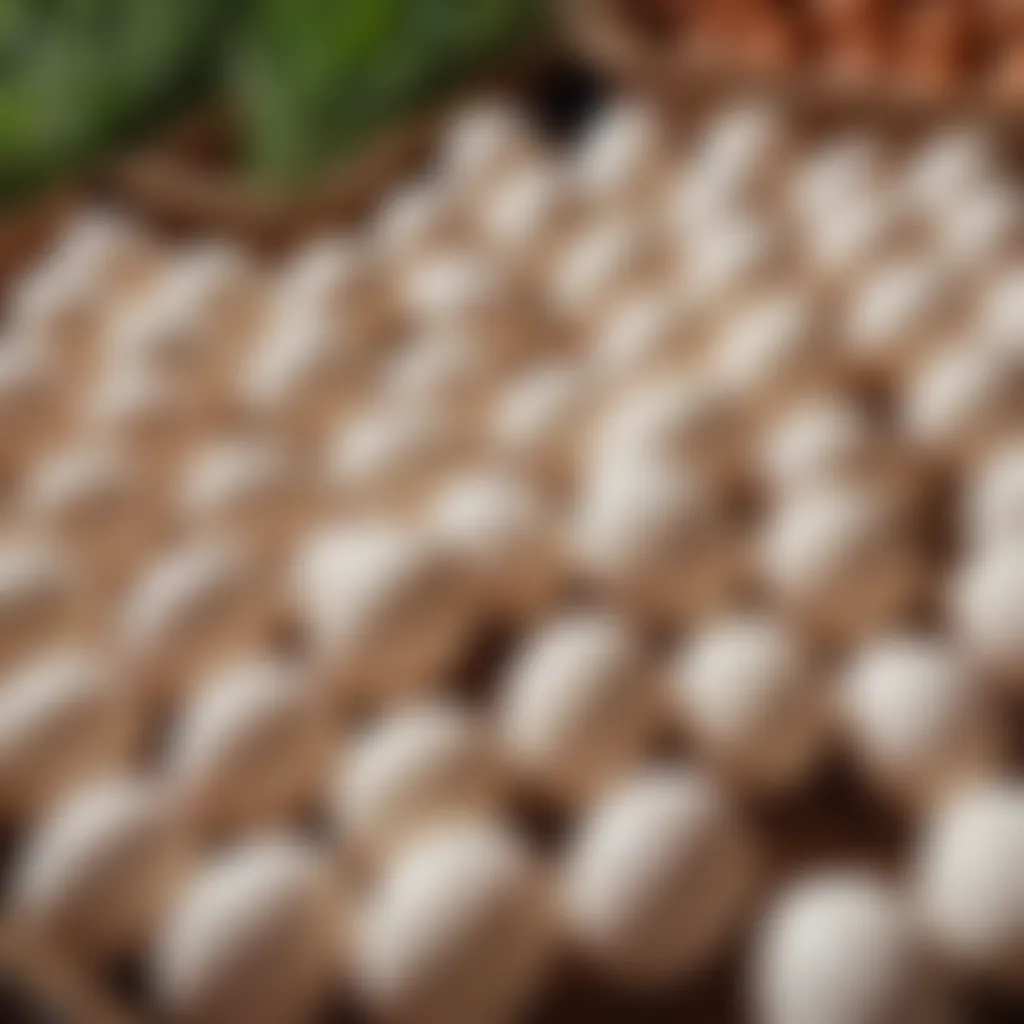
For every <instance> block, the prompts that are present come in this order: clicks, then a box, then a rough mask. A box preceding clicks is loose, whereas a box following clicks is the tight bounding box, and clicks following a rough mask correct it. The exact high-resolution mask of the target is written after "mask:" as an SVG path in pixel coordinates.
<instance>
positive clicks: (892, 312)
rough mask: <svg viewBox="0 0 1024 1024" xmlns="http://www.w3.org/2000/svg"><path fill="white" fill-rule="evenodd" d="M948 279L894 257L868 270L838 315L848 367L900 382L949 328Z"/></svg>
mask: <svg viewBox="0 0 1024 1024" xmlns="http://www.w3.org/2000/svg"><path fill="white" fill-rule="evenodd" d="M950 299H951V292H950V280H949V275H948V273H947V272H946V271H945V270H944V269H943V268H942V267H941V266H940V265H939V264H937V263H935V262H932V261H930V260H929V259H927V258H925V257H916V258H911V257H903V256H898V257H894V258H892V259H890V260H888V261H887V262H885V263H883V264H882V266H880V267H876V268H874V269H872V271H871V273H870V274H869V275H867V276H866V277H865V278H864V280H863V281H861V282H860V283H858V285H857V287H856V288H855V289H854V290H853V291H852V292H851V293H850V295H849V296H848V300H847V304H846V308H845V310H844V311H842V312H841V314H840V317H841V323H840V335H841V343H842V349H843V351H844V353H845V356H846V359H847V361H848V362H849V364H850V366H851V367H852V368H854V369H855V370H857V371H859V372H866V373H870V374H877V375H880V376H882V377H888V378H892V377H896V378H899V377H902V376H903V375H905V374H906V373H907V372H909V371H910V370H911V369H912V368H913V367H914V366H916V365H918V364H919V363H920V362H921V360H922V358H923V357H924V356H926V355H927V353H929V352H930V351H932V350H934V348H935V346H936V344H937V342H938V340H939V335H940V334H941V332H942V331H944V330H946V329H947V327H948V313H949V307H950Z"/></svg>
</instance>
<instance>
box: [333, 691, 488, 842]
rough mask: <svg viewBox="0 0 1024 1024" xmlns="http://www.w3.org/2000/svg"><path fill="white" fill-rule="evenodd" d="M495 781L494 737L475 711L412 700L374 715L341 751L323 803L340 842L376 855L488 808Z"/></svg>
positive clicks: (485, 810)
mask: <svg viewBox="0 0 1024 1024" xmlns="http://www.w3.org/2000/svg"><path fill="white" fill-rule="evenodd" d="M502 785H503V778H502V766H501V764H500V758H499V757H498V756H497V753H496V750H495V743H494V737H493V736H492V735H491V733H490V731H489V730H488V729H487V728H486V727H485V725H484V723H483V722H481V721H480V720H478V718H477V716H476V715H475V714H473V713H472V712H469V711H467V710H464V709H462V708H459V707H458V706H456V705H451V704H418V705H413V706H411V707H408V708H403V709H399V710H397V711H395V712H394V713H392V714H390V715H387V716H385V717H384V718H382V719H380V720H379V721H378V722H377V723H376V724H375V725H373V726H371V727H370V729H369V730H368V731H367V732H366V733H365V734H363V735H361V736H359V737H358V738H357V739H356V740H355V741H354V742H353V743H351V744H350V745H348V746H347V748H346V749H345V750H343V751H342V753H341V755H340V756H339V757H338V759H337V762H336V769H335V772H334V775H333V780H332V786H331V793H330V805H331V811H332V817H333V820H334V822H335V824H336V826H337V828H338V831H339V832H340V834H341V836H342V839H343V841H344V842H345V843H346V844H349V843H351V844H352V846H353V848H354V849H356V850H357V851H358V853H359V854H360V855H361V856H363V857H366V858H377V857H381V856H383V855H390V854H393V853H395V852H396V851H401V850H402V848H403V847H404V846H405V845H406V844H407V843H408V842H409V841H410V840H411V839H414V838H415V837H416V835H418V834H420V833H422V832H423V831H425V830H427V829H432V828H434V827H435V826H437V825H438V824H440V823H444V822H452V821H454V820H457V819H465V818H470V819H473V818H477V817H480V816H482V815H485V814H489V813H491V812H492V811H494V810H495V809H497V807H498V803H499V798H500V796H501V791H502Z"/></svg>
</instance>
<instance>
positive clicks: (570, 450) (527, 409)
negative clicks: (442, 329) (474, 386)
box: [489, 362, 592, 481]
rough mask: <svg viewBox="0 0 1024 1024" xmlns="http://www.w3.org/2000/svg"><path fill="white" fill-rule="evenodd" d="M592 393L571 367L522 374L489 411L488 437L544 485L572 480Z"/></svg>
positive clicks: (540, 367)
mask: <svg viewBox="0 0 1024 1024" xmlns="http://www.w3.org/2000/svg"><path fill="white" fill-rule="evenodd" d="M591 394H592V389H591V387H590V382H589V380H588V378H587V376H586V374H585V372H584V371H583V370H581V369H580V368H579V367H578V366H576V365H575V364H573V363H570V362H547V363H541V364H539V365H536V366H534V367H532V368H531V369H528V370H525V371H523V372H522V373H520V374H519V375H517V376H516V377H515V378H513V379H512V380H511V381H509V383H507V384H506V385H505V387H504V388H503V389H502V390H501V391H500V392H499V393H498V394H497V396H496V397H495V400H494V403H493V405H492V407H491V414H490V420H489V422H490V436H491V440H492V442H493V444H494V447H495V448H496V449H497V452H498V454H499V455H501V456H503V457H504V458H506V459H507V460H508V461H509V462H511V463H512V464H513V465H515V466H518V467H520V468H522V469H523V470H525V471H527V472H529V473H531V474H534V475H535V476H536V477H538V478H540V479H541V480H542V481H548V480H551V479H555V480H558V479H560V478H564V477H566V476H568V475H571V470H572V467H573V465H574V461H575V455H576V452H577V449H578V447H579V443H580V435H581V433H582V431H583V428H584V426H585V424H586V423H587V421H588V419H589V410H590V406H591Z"/></svg>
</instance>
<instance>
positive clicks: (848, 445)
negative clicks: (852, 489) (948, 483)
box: [755, 395, 914, 504]
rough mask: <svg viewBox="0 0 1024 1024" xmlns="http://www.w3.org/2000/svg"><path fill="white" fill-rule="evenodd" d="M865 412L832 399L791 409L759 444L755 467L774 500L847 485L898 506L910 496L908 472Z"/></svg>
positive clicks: (893, 445) (893, 446)
mask: <svg viewBox="0 0 1024 1024" xmlns="http://www.w3.org/2000/svg"><path fill="white" fill-rule="evenodd" d="M900 455H901V453H900V452H899V450H898V447H897V444H896V443H895V442H894V440H893V439H891V438H889V437H887V436H886V435H885V433H884V432H883V430H882V427H881V424H880V423H879V422H878V421H877V420H875V419H874V418H873V417H872V415H871V414H870V413H869V412H868V410H867V409H865V408H864V407H863V406H861V405H859V404H857V403H856V402H853V401H851V400H848V399H844V398H839V397H835V396H831V395H829V396H822V397H818V398H811V399H809V400H807V401H804V402H799V403H796V404H794V405H793V406H791V407H790V408H789V409H788V410H787V411H786V412H785V413H783V414H782V415H781V416H780V417H779V419H778V420H776V422H775V423H773V424H772V425H771V427H770V429H769V430H768V431H767V432H766V433H765V434H764V436H763V437H762V438H761V439H760V440H759V442H758V447H757V453H756V456H755V462H756V467H757V470H758V471H759V472H758V475H759V476H760V478H761V480H762V482H763V483H764V484H765V486H766V487H767V489H768V490H769V491H770V493H771V494H773V495H774V496H775V497H776V498H780V499H783V500H785V499H787V498H791V497H792V496H793V495H794V494H796V493H797V492H798V491H804V490H810V489H813V488H815V487H820V486H824V485H829V484H836V483H841V482H843V481H847V482H850V483H857V484H863V485H866V486H874V487H877V488H880V489H881V490H883V491H885V492H886V493H887V494H888V495H890V496H891V498H892V500H893V501H894V502H896V503H897V504H903V503H905V501H906V500H907V499H909V498H910V497H911V496H912V495H913V491H914V486H913V485H914V480H913V479H912V477H913V470H912V467H911V466H909V465H908V464H907V462H906V460H905V459H903V458H901V457H900Z"/></svg>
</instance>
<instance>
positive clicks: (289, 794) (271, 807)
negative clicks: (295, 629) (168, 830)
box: [165, 656, 332, 833]
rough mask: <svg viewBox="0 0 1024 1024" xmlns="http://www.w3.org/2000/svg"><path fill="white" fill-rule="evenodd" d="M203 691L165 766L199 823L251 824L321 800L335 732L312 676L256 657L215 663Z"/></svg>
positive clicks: (225, 827)
mask: <svg viewBox="0 0 1024 1024" xmlns="http://www.w3.org/2000/svg"><path fill="white" fill-rule="evenodd" d="M195 691H196V692H195V694H194V696H192V697H191V699H190V700H189V702H188V703H187V704H186V705H185V707H184V708H183V709H182V712H181V714H180V717H179V720H178V721H177V723H176V726H175V728H174V729H173V730H172V734H171V737H170V742H169V749H168V754H167V762H166V769H165V772H166V777H167V778H168V780H169V782H170V785H171V786H172V787H173V788H174V791H175V793H176V794H177V795H178V798H179V800H180V801H181V803H182V806H183V807H184V809H185V810H186V812H187V813H188V814H189V815H191V817H192V819H193V820H194V821H195V822H196V823H197V824H198V825H199V827H202V828H205V829H209V830H211V831H212V832H214V833H217V832H225V831H226V832H235V831H238V830H242V829H251V828H254V827H257V826H266V825H267V824H276V823H278V822H282V821H288V820H289V819H293V818H294V817H295V816H296V815H297V814H298V813H300V812H302V811H303V810H306V809H308V808H309V807H311V806H312V805H313V803H314V800H315V797H316V795H317V790H318V788H319V780H320V776H321V774H322V773H323V772H324V771H325V770H326V767H327V764H328V758H329V751H330V746H331V738H332V737H331V723H330V720H329V717H328V716H327V715H326V714H325V713H324V709H323V707H322V705H321V704H320V702H319V700H318V697H317V693H316V690H315V689H314V687H313V685H312V683H311V681H310V680H309V679H308V678H305V677H304V676H303V674H302V673H301V672H300V671H299V670H297V669H294V668H292V667H291V666H288V665H286V664H285V663H283V662H281V661H277V660H274V659H273V658H271V657H269V656H264V657H250V658H248V659H247V660H241V661H237V662H233V663H231V664H229V665H226V666H223V667H220V668H218V669H215V670H214V671H213V672H212V673H211V675H210V676H208V677H206V678H204V679H202V680H200V681H199V682H198V683H197V684H196V686H195Z"/></svg>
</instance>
